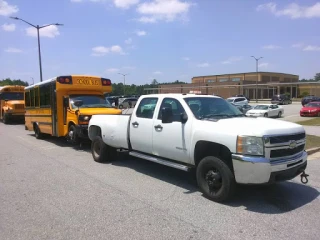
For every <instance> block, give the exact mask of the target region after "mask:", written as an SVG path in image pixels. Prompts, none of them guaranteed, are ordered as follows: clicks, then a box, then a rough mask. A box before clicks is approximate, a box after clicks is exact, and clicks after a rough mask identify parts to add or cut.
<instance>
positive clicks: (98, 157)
mask: <svg viewBox="0 0 320 240" xmlns="http://www.w3.org/2000/svg"><path fill="white" fill-rule="evenodd" d="M91 153H92V157H93V159H94V161H96V162H99V163H102V162H111V161H112V160H115V158H116V157H117V150H116V149H115V148H113V147H110V146H108V145H106V144H105V143H104V142H103V140H102V138H101V137H100V136H96V137H95V138H94V139H93V140H92V142H91Z"/></svg>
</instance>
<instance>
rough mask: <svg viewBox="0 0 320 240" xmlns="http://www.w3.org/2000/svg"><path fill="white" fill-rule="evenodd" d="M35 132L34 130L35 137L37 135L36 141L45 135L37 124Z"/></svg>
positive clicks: (34, 128)
mask: <svg viewBox="0 0 320 240" xmlns="http://www.w3.org/2000/svg"><path fill="white" fill-rule="evenodd" d="M33 130H34V135H35V137H36V139H41V138H43V134H42V133H41V131H40V128H39V127H38V125H37V124H35V125H34V127H33Z"/></svg>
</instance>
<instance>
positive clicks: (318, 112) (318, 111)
mask: <svg viewBox="0 0 320 240" xmlns="http://www.w3.org/2000/svg"><path fill="white" fill-rule="evenodd" d="M300 116H301V117H317V116H318V117H320V102H310V103H308V104H306V105H304V107H303V108H301V110H300Z"/></svg>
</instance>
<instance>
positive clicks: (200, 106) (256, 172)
mask: <svg viewBox="0 0 320 240" xmlns="http://www.w3.org/2000/svg"><path fill="white" fill-rule="evenodd" d="M88 131H89V138H90V139H91V140H92V145H91V151H92V156H93V158H94V160H95V161H97V162H102V161H111V160H114V159H115V158H116V157H117V150H126V151H127V152H128V153H129V154H130V155H132V156H134V157H138V158H141V159H145V160H149V161H153V162H156V163H160V164H163V165H167V166H170V167H174V168H177V169H180V170H184V171H189V170H191V169H195V170H196V178H197V183H198V186H199V188H200V189H201V191H202V192H203V193H204V194H205V195H206V196H207V197H208V198H210V199H211V200H213V201H217V202H222V201H225V200H227V199H228V198H230V197H231V196H232V193H233V192H234V190H235V187H236V184H237V183H239V184H270V183H274V182H277V181H284V180H290V179H293V178H294V177H296V176H298V175H300V174H301V181H302V179H303V177H305V178H306V180H307V176H308V175H306V174H305V173H304V170H305V169H306V166H307V153H306V151H305V144H306V134H305V130H304V128H303V127H302V126H301V125H298V124H295V123H290V122H286V121H282V120H276V119H268V118H263V117H258V118H249V117H246V116H245V115H244V114H242V113H241V112H240V111H239V110H238V108H236V107H234V106H232V104H230V103H228V102H227V101H226V100H224V99H222V98H220V97H216V96H208V95H194V94H152V95H144V96H141V97H140V98H139V100H138V102H137V104H136V106H135V108H134V109H133V112H132V114H131V115H94V116H92V118H91V120H90V122H89V126H88ZM302 182H303V181H302Z"/></svg>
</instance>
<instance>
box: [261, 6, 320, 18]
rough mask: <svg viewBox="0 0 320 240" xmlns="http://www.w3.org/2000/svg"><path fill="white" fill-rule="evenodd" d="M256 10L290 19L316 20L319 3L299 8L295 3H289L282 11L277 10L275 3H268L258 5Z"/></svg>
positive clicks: (319, 7)
mask: <svg viewBox="0 0 320 240" xmlns="http://www.w3.org/2000/svg"><path fill="white" fill-rule="evenodd" d="M256 10H257V11H269V12H271V13H272V14H274V15H275V16H287V17H290V18H291V19H298V18H317V17H320V2H317V3H315V4H314V5H311V6H300V5H298V4H296V3H291V4H289V5H288V6H286V7H285V8H283V9H282V10H278V8H277V4H276V3H273V2H270V3H266V4H261V5H259V6H258V7H257V8H256Z"/></svg>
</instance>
